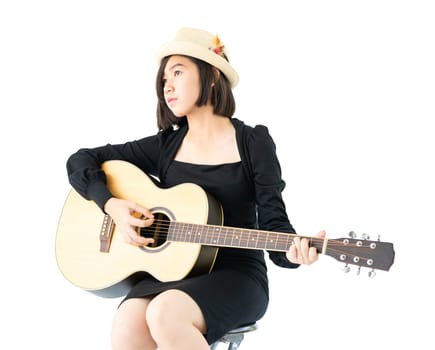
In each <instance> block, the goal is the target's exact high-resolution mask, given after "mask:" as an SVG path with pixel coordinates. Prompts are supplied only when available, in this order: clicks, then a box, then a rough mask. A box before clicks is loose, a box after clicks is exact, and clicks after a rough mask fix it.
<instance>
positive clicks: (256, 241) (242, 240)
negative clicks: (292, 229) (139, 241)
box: [168, 221, 294, 251]
mask: <svg viewBox="0 0 435 350" xmlns="http://www.w3.org/2000/svg"><path fill="white" fill-rule="evenodd" d="M293 237H294V235H292V234H288V233H279V232H270V231H262V230H254V229H252V230H251V229H241V228H233V227H225V226H217V225H201V224H189V223H181V222H176V221H172V222H171V223H170V225H169V229H168V240H170V241H178V242H189V243H199V244H203V245H212V246H218V247H234V248H247V249H258V250H261V249H265V250H275V251H287V250H288V249H289V248H290V245H291V243H292V241H293Z"/></svg>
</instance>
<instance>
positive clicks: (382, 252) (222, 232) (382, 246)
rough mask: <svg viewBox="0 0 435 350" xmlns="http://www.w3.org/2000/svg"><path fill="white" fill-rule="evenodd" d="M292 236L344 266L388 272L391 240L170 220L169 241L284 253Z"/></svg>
mask: <svg viewBox="0 0 435 350" xmlns="http://www.w3.org/2000/svg"><path fill="white" fill-rule="evenodd" d="M295 237H300V238H308V239H309V245H310V247H315V248H316V250H317V252H318V253H321V254H324V255H328V256H330V257H332V258H334V259H336V260H338V261H340V262H343V263H345V264H346V265H347V264H349V265H357V266H360V267H361V266H363V267H368V268H371V269H380V270H384V271H388V270H389V269H390V267H391V265H392V264H393V261H394V248H393V244H392V243H388V242H381V241H379V240H377V241H370V240H367V239H355V238H338V239H327V238H319V237H307V236H299V235H296V234H289V233H283V232H272V231H263V230H255V229H243V228H236V227H225V226H216V225H204V224H187V223H182V222H178V221H172V222H170V224H169V229H168V237H167V238H168V240H169V241H178V242H189V243H198V244H202V245H208V246H216V247H233V248H245V249H256V250H267V251H279V252H286V251H288V250H289V248H290V246H291V244H292V242H293V239H294V238H295Z"/></svg>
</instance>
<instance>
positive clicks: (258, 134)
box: [232, 118, 273, 143]
mask: <svg viewBox="0 0 435 350" xmlns="http://www.w3.org/2000/svg"><path fill="white" fill-rule="evenodd" d="M232 122H233V125H234V127H235V129H236V131H237V132H239V133H240V134H242V137H243V139H244V141H245V142H247V143H252V142H254V143H263V142H270V141H272V137H271V135H270V133H269V129H268V128H267V126H266V125H263V124H255V125H249V124H246V123H245V122H244V121H242V120H240V119H237V118H232ZM272 142H273V141H272Z"/></svg>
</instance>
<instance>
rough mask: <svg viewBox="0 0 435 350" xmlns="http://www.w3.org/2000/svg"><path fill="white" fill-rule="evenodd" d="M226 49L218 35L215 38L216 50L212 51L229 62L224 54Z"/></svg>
mask: <svg viewBox="0 0 435 350" xmlns="http://www.w3.org/2000/svg"><path fill="white" fill-rule="evenodd" d="M224 48H225V46H224V44H223V43H222V42H221V39H219V36H218V35H217V34H216V36H215V37H214V48H210V49H212V51H213V52H214V53H215V54H217V55H219V56H221V57H223V58H225V59H226V60H227V61H228V58H227V56H226V55H225V53H224Z"/></svg>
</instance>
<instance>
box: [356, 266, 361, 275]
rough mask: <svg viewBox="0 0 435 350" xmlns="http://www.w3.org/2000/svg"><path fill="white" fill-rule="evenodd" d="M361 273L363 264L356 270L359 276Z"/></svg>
mask: <svg viewBox="0 0 435 350" xmlns="http://www.w3.org/2000/svg"><path fill="white" fill-rule="evenodd" d="M360 273H361V266H358V270H356V275H357V276H359V275H360Z"/></svg>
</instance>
